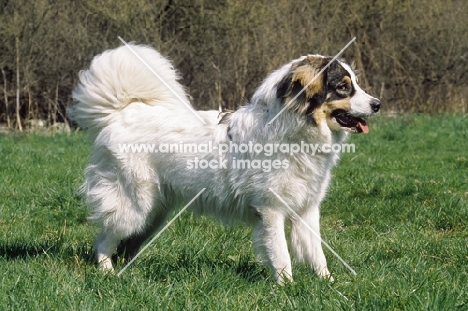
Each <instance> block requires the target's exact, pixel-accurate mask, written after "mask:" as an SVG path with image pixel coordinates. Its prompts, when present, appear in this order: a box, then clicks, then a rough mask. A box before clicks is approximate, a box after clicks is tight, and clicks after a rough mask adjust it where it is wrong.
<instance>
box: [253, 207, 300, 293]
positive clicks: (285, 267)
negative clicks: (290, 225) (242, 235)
mask: <svg viewBox="0 0 468 311" xmlns="http://www.w3.org/2000/svg"><path fill="white" fill-rule="evenodd" d="M259 214H260V219H259V221H258V222H257V224H256V225H255V228H254V232H253V244H254V248H255V251H256V253H257V256H258V257H259V258H260V259H261V260H263V261H265V262H266V263H267V264H268V265H269V266H270V268H271V269H272V271H273V274H274V276H275V279H276V281H277V282H278V284H280V285H283V284H284V283H285V281H286V280H288V281H292V269H291V258H290V257H289V252H288V245H287V242H286V236H285V232H284V222H285V216H284V215H283V214H282V213H280V212H277V211H274V210H273V209H259Z"/></svg>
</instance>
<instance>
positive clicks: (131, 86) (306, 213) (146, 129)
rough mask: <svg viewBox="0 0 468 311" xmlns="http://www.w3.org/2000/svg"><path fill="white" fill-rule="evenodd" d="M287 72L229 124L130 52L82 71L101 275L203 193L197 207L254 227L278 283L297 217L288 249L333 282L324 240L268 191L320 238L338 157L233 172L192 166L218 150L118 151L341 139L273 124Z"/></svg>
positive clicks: (171, 75) (161, 65) (147, 52)
mask: <svg viewBox="0 0 468 311" xmlns="http://www.w3.org/2000/svg"><path fill="white" fill-rule="evenodd" d="M132 48H133V49H134V50H135V51H136V52H137V53H138V54H139V55H140V56H141V57H142V58H143V59H144V60H145V61H146V62H147V63H148V64H149V65H150V66H151V68H152V69H153V70H154V71H156V72H157V73H158V74H159V75H160V76H161V77H163V78H164V80H165V81H166V82H167V83H168V84H169V85H170V87H171V88H172V90H174V91H175V92H176V93H177V94H178V95H179V96H180V97H182V98H184V99H185V100H186V101H187V102H189V100H188V99H187V96H186V94H185V92H184V90H183V88H182V86H181V85H180V84H179V83H178V82H177V74H176V72H175V71H174V69H173V68H172V65H171V64H170V62H169V61H168V60H167V59H165V58H164V57H163V56H161V55H160V54H159V53H158V52H157V51H155V50H154V49H152V48H150V47H146V46H137V45H132ZM290 67H291V63H290V64H287V65H285V66H283V67H282V68H281V69H279V70H278V71H276V72H273V73H272V74H271V75H270V76H269V77H268V78H267V79H266V80H265V81H264V82H263V84H262V85H261V86H260V87H259V88H258V90H257V91H256V92H255V94H254V96H253V99H252V101H251V103H250V104H248V105H246V106H243V107H240V108H239V109H238V110H237V111H236V112H234V113H233V114H232V115H231V117H230V120H229V122H228V123H221V124H218V121H219V112H218V111H212V112H200V115H201V116H202V118H204V119H205V120H206V121H207V123H208V124H207V125H204V124H202V123H201V122H200V121H199V120H198V118H196V117H195V116H194V115H193V113H192V112H191V111H189V110H188V109H187V107H185V106H184V105H183V104H182V103H180V100H179V99H177V97H176V96H175V95H174V94H173V93H172V92H171V91H170V90H169V89H168V88H167V87H166V86H164V85H163V84H162V83H161V82H160V81H159V80H158V79H157V78H156V77H155V76H154V75H153V73H151V71H150V70H149V69H148V68H147V67H146V66H145V65H144V64H143V63H142V62H141V61H140V60H138V59H137V58H136V57H135V56H134V55H133V54H132V52H131V51H130V50H129V49H128V48H127V47H125V46H123V47H120V48H117V49H115V50H111V51H107V52H104V53H103V54H101V55H99V56H97V57H96V58H95V59H94V60H93V62H92V64H91V67H90V69H89V70H86V71H83V72H81V73H80V84H79V85H78V86H77V88H76V89H75V91H74V92H73V98H74V101H75V105H74V106H73V107H72V108H71V109H70V112H69V116H70V118H71V119H73V120H75V121H76V122H77V123H78V124H79V125H80V126H82V127H87V128H89V129H90V131H91V135H92V138H93V140H94V143H93V146H92V155H91V159H90V162H89V165H88V167H87V168H86V181H85V183H84V185H83V191H84V193H85V194H86V199H87V204H88V205H89V207H90V220H91V221H92V222H94V223H95V224H97V225H98V226H99V227H100V233H99V235H98V237H97V239H96V244H95V247H96V255H97V260H98V262H99V263H100V265H101V267H102V268H103V269H106V270H112V263H111V255H112V254H113V253H114V252H115V250H116V247H117V245H118V244H119V242H120V241H121V240H126V239H130V240H128V241H131V239H132V237H134V236H138V235H140V234H143V233H144V232H146V231H150V232H153V231H154V230H156V229H157V228H158V227H160V226H161V225H162V224H163V223H164V220H165V218H166V216H167V214H168V213H169V212H170V211H171V210H173V209H174V208H178V207H181V206H183V205H185V204H186V203H187V202H188V201H190V200H191V199H192V198H193V197H194V196H195V195H196V194H197V193H198V192H199V191H200V190H201V189H202V188H206V191H204V192H203V194H202V195H201V196H200V197H199V198H198V199H197V200H196V201H195V202H194V203H193V204H192V206H191V207H190V209H191V210H193V211H195V212H199V213H206V214H210V215H213V216H215V217H217V218H219V219H221V220H222V221H224V222H226V223H231V222H232V221H243V222H245V223H247V224H249V225H251V226H252V227H253V228H254V232H253V244H254V248H255V250H256V252H257V255H258V257H259V258H261V259H262V260H263V261H264V262H265V263H266V264H267V265H269V266H270V267H271V269H272V271H273V274H274V276H275V278H276V280H277V281H278V282H279V283H280V284H282V283H283V282H284V280H285V279H288V280H292V270H291V260H290V257H289V253H288V246H287V242H286V241H287V238H286V236H285V230H284V227H285V223H286V221H287V220H289V221H291V225H292V228H291V238H290V241H291V247H292V251H293V252H294V254H295V255H296V257H297V258H298V260H300V261H304V262H306V263H307V264H309V265H310V267H311V268H312V269H314V270H315V272H316V273H317V274H318V275H319V276H322V277H329V276H330V273H329V271H328V268H327V263H326V259H325V256H324V254H323V251H322V246H321V242H320V239H319V238H318V237H316V236H315V235H314V234H312V233H311V232H309V230H308V229H307V228H306V227H305V226H304V225H303V224H302V223H301V222H300V221H299V220H297V219H294V218H293V217H291V213H290V211H289V210H288V208H287V207H285V206H284V205H283V203H281V202H280V201H279V200H278V199H277V198H276V197H275V195H273V193H271V192H270V191H269V188H272V189H274V191H275V192H276V193H278V194H279V195H280V196H281V198H282V199H283V200H284V201H285V202H286V203H287V204H288V205H289V207H291V208H292V209H294V211H295V212H296V213H298V214H299V215H300V216H301V217H302V218H303V219H304V220H305V221H306V222H307V223H308V224H309V226H310V227H312V228H313V229H314V230H316V232H317V233H319V232H320V227H319V205H320V202H321V201H322V199H323V198H324V196H325V193H326V191H327V187H328V184H329V181H330V174H331V173H330V170H331V168H332V167H333V166H334V165H335V164H336V162H337V160H338V157H339V155H338V154H334V153H330V154H321V155H315V156H314V155H311V154H296V155H295V156H294V157H293V156H291V155H289V154H277V155H276V156H277V157H276V158H277V159H280V160H288V161H289V163H290V166H289V168H288V169H278V170H271V171H270V172H268V173H266V172H264V171H262V170H261V169H244V170H241V169H230V168H229V167H230V166H229V165H228V169H205V170H201V169H199V170H195V169H192V170H188V169H187V160H189V159H192V158H194V157H195V156H196V157H198V158H199V159H207V160H212V159H216V160H217V159H218V158H219V155H218V152H217V151H216V152H213V153H200V154H196V155H193V154H182V153H172V154H168V153H122V152H120V150H119V148H118V145H119V144H121V143H152V144H156V145H158V144H161V143H168V142H173V143H179V142H186V143H206V142H208V141H212V142H213V143H229V140H230V138H231V139H232V142H234V143H239V144H240V143H246V142H249V141H252V142H255V143H260V144H266V143H272V142H279V143H297V142H300V141H306V142H310V143H318V144H324V143H329V144H332V143H341V142H343V141H344V140H345V138H346V136H347V134H346V133H345V132H343V131H331V130H330V128H328V126H327V122H322V123H321V124H320V125H319V126H311V125H310V124H308V123H307V122H306V120H305V118H303V117H302V116H299V115H297V114H296V113H293V112H291V111H289V110H286V111H285V112H283V113H282V114H281V115H280V116H279V117H278V118H277V119H276V120H275V121H274V122H273V123H272V124H271V125H267V123H268V121H269V120H271V119H272V118H273V117H274V116H275V115H276V114H277V112H279V111H280V110H281V108H282V103H281V102H280V100H279V99H277V98H276V88H277V85H278V83H279V81H280V80H281V79H282V78H283V77H284V76H285V75H286V74H287V73H288V70H289V68H290ZM228 130H229V136H230V137H229V136H228V135H227V132H228ZM233 157H236V158H237V159H250V158H251V157H252V155H250V154H248V153H245V154H240V153H239V154H230V153H228V154H226V155H225V159H228V161H229V163H232V160H233ZM259 157H260V159H266V158H267V157H266V156H265V155H259ZM149 226H152V227H151V228H149ZM148 228H149V229H148ZM145 234H146V233H145Z"/></svg>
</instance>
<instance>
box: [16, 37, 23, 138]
mask: <svg viewBox="0 0 468 311" xmlns="http://www.w3.org/2000/svg"><path fill="white" fill-rule="evenodd" d="M15 43H16V44H15V45H16V123H18V129H19V130H20V132H22V131H23V127H22V126H21V116H20V51H19V38H18V37H16V38H15Z"/></svg>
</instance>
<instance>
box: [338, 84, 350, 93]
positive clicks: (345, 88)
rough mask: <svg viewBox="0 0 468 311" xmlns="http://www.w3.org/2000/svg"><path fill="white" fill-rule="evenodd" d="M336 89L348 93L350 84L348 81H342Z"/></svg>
mask: <svg viewBox="0 0 468 311" xmlns="http://www.w3.org/2000/svg"><path fill="white" fill-rule="evenodd" d="M336 90H337V91H339V92H341V93H346V92H348V91H349V85H348V84H347V83H340V84H338V85H337V86H336Z"/></svg>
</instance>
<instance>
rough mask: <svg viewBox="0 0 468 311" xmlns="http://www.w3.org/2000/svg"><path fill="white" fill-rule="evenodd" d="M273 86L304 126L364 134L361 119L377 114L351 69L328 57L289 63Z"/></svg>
mask: <svg viewBox="0 0 468 311" xmlns="http://www.w3.org/2000/svg"><path fill="white" fill-rule="evenodd" d="M287 68H288V69H287V70H286V71H283V76H282V77H281V78H280V79H279V81H278V83H277V84H276V97H277V99H279V100H280V102H281V104H282V105H286V106H287V108H288V109H290V110H292V111H294V112H296V113H299V114H301V115H303V116H304V117H305V118H307V121H308V122H311V123H313V124H315V125H320V124H321V123H322V122H326V123H327V125H328V127H329V128H330V129H331V130H333V131H348V132H353V133H367V132H368V131H369V129H368V127H367V124H366V121H365V120H364V119H363V118H365V117H367V116H371V115H373V114H375V113H377V112H378V111H379V110H380V101H379V100H378V99H377V98H375V97H372V96H370V95H369V94H367V93H366V92H364V91H363V90H362V89H361V87H359V85H358V83H357V77H356V74H355V72H354V71H353V69H352V68H351V66H349V65H348V64H346V63H344V62H342V61H339V60H334V61H332V58H331V57H324V56H320V55H309V56H306V57H302V58H300V59H299V60H296V61H293V62H292V63H291V64H290V66H288V67H287Z"/></svg>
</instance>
